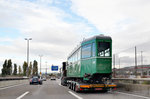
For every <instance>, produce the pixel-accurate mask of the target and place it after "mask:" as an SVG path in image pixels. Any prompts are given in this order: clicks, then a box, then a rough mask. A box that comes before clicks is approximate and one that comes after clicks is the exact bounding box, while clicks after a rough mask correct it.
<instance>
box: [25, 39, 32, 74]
mask: <svg viewBox="0 0 150 99" xmlns="http://www.w3.org/2000/svg"><path fill="white" fill-rule="evenodd" d="M25 40H27V71H26V75H27V76H28V71H29V40H32V38H25Z"/></svg>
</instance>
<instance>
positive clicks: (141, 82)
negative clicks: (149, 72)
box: [112, 78, 150, 97]
mask: <svg viewBox="0 0 150 99" xmlns="http://www.w3.org/2000/svg"><path fill="white" fill-rule="evenodd" d="M112 80H113V82H114V83H115V84H116V85H117V90H118V91H128V92H130V93H133V94H139V95H143V96H148V97H150V78H112Z"/></svg>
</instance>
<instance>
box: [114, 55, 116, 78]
mask: <svg viewBox="0 0 150 99" xmlns="http://www.w3.org/2000/svg"><path fill="white" fill-rule="evenodd" d="M113 60H114V62H113V63H114V70H113V72H114V75H113V76H114V78H115V77H116V71H115V54H113Z"/></svg>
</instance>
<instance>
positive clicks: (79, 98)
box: [68, 91, 83, 99]
mask: <svg viewBox="0 0 150 99" xmlns="http://www.w3.org/2000/svg"><path fill="white" fill-rule="evenodd" d="M68 92H69V93H70V94H72V95H73V96H75V97H76V98H77V99H83V98H82V97H80V96H78V95H76V94H75V93H73V92H72V91H68Z"/></svg>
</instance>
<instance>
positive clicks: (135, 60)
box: [135, 46, 137, 78]
mask: <svg viewBox="0 0 150 99" xmlns="http://www.w3.org/2000/svg"><path fill="white" fill-rule="evenodd" d="M135 76H136V78H137V52H136V46H135Z"/></svg>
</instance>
